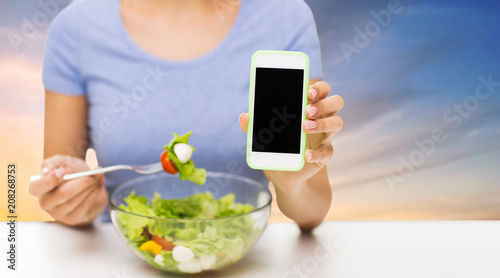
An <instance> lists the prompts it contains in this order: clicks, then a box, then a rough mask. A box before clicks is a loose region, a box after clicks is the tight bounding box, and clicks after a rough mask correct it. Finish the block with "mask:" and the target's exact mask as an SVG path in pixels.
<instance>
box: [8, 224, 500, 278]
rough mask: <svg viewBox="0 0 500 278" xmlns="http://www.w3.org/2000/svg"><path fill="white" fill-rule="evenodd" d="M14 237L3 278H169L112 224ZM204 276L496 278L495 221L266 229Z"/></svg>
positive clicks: (49, 228) (498, 233) (24, 230)
mask: <svg viewBox="0 0 500 278" xmlns="http://www.w3.org/2000/svg"><path fill="white" fill-rule="evenodd" d="M0 224H1V225H2V228H1V230H0V231H1V233H2V234H1V235H0V240H1V241H2V242H1V245H0V246H4V248H6V246H5V243H6V239H5V233H6V226H7V225H6V223H5V222H2V223H0ZM17 233H18V250H17V255H18V260H17V269H18V270H17V271H11V270H8V269H7V262H6V260H5V258H6V251H4V250H6V249H4V248H2V252H1V253H2V255H0V257H1V258H2V259H1V263H0V267H1V268H0V277H2V278H3V277H23V278H24V277H54V278H57V277H68V278H70V277H111V278H118V277H121V278H131V277H169V275H168V274H165V273H162V272H160V271H157V270H156V269H154V268H152V267H150V266H148V265H146V264H145V263H143V262H142V261H140V260H139V259H138V258H136V257H135V256H134V255H133V254H132V253H131V252H130V251H129V250H128V249H127V248H126V246H125V245H124V244H123V243H122V242H121V239H120V238H119V237H118V234H117V233H116V232H115V230H114V228H113V226H112V225H111V224H100V225H98V226H96V227H94V228H92V229H90V230H75V229H71V228H67V227H63V226H60V225H58V224H54V223H45V222H21V223H18V231H17ZM180 277H188V276H180ZM193 277H196V276H193ZM209 277H252V278H253V277H280V278H281V277H283V278H285V277H290V278H292V277H300V278H303V277H304V278H305V277H335V278H351V277H356V278H358V277H384V278H387V277H398V278H400V277H401V278H402V277H410V278H412V277H418V278H434V277H436V278H465V277H471V278H472V277H474V278H479V277H481V278H483V277H484V278H489V277H492V278H493V277H494V278H498V277H500V221H457V222H453V221H447V222H446V221H444V222H364V221H358V222H350V221H334V222H325V223H323V224H322V225H321V226H320V227H319V228H318V229H316V230H315V232H314V234H313V235H312V236H301V235H300V233H299V231H298V229H297V228H296V226H295V225H294V224H290V223H288V224H270V225H269V226H268V228H267V230H266V231H265V233H264V235H263V236H262V238H261V240H260V241H259V243H258V244H257V246H256V247H255V248H254V249H253V250H252V251H251V252H250V254H249V255H248V256H247V257H245V258H244V259H243V260H242V261H240V262H239V263H237V264H235V265H234V266H232V267H230V268H228V269H226V270H224V271H221V272H218V273H215V274H212V275H210V276H209Z"/></svg>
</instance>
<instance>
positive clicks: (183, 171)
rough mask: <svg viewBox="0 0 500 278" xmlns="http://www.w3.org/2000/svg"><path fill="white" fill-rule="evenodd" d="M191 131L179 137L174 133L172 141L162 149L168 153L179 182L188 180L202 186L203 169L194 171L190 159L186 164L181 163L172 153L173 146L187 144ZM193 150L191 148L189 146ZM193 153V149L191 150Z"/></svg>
mask: <svg viewBox="0 0 500 278" xmlns="http://www.w3.org/2000/svg"><path fill="white" fill-rule="evenodd" d="M191 134H192V131H191V130H190V131H189V132H188V133H186V134H184V135H179V134H177V133H174V134H173V136H174V138H172V140H170V142H169V143H168V144H167V145H165V146H164V147H163V148H164V149H165V150H167V151H168V154H167V155H168V158H169V159H170V160H171V161H172V162H173V163H174V165H175V168H177V171H179V177H180V178H181V180H185V179H187V180H189V181H192V182H194V183H196V184H199V185H203V184H205V182H206V176H207V172H206V170H205V169H196V168H195V166H194V162H193V160H192V159H190V160H188V161H187V162H186V163H182V162H180V161H179V159H178V158H177V155H176V154H175V152H174V151H173V149H174V146H175V145H176V144H179V143H184V144H188V139H189V136H191ZM191 148H193V146H191ZM193 151H195V149H194V148H193Z"/></svg>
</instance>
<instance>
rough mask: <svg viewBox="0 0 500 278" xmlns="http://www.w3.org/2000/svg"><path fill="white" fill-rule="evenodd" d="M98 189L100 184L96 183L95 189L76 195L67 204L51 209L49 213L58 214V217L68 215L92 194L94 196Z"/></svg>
mask: <svg viewBox="0 0 500 278" xmlns="http://www.w3.org/2000/svg"><path fill="white" fill-rule="evenodd" d="M98 187H99V183H96V184H95V186H94V187H88V188H87V189H85V190H84V191H83V192H81V193H80V194H78V195H76V196H75V197H73V198H71V199H70V200H68V201H66V202H65V203H62V204H60V205H58V206H55V207H53V208H51V209H50V210H49V211H51V212H56V213H57V214H58V215H67V214H69V213H70V212H71V211H73V210H75V209H76V208H77V207H78V206H79V205H80V204H81V203H82V202H83V200H85V199H86V198H87V197H88V196H89V195H90V194H92V192H94V191H95V190H97V188H98Z"/></svg>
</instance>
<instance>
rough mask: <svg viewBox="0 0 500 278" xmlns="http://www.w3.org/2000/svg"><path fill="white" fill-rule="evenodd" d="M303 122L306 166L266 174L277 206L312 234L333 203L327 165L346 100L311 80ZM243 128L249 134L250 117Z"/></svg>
mask: <svg viewBox="0 0 500 278" xmlns="http://www.w3.org/2000/svg"><path fill="white" fill-rule="evenodd" d="M309 84H313V85H311V86H309V87H310V88H309V92H308V98H309V104H308V106H307V108H306V117H307V120H306V121H305V123H304V126H303V128H304V130H305V132H306V134H307V139H306V145H307V150H306V154H305V156H306V164H305V165H304V167H303V168H302V170H300V171H297V172H289V171H269V170H266V171H264V173H265V174H266V176H267V178H268V179H269V180H270V182H271V183H272V184H273V185H274V187H275V188H276V194H277V201H278V206H279V208H280V209H281V211H282V212H283V213H284V214H285V215H286V216H288V217H289V218H291V219H292V220H294V221H295V222H296V223H297V224H298V225H299V227H300V228H301V230H302V231H311V230H312V229H314V228H315V227H317V226H318V225H319V224H320V223H321V222H322V221H323V219H324V217H325V215H326V213H327V212H328V209H329V208H330V203H331V188H330V183H329V180H328V175H327V171H326V163H327V162H328V161H329V160H330V158H331V157H332V155H333V147H332V144H331V143H332V138H333V136H334V135H335V134H336V133H337V132H338V131H339V130H340V129H341V128H342V125H343V121H342V119H341V118H340V117H339V116H336V113H337V112H338V111H339V110H340V109H342V107H343V105H344V101H343V99H342V98H341V97H340V96H331V97H327V95H328V94H329V93H330V90H331V88H330V85H328V83H326V82H317V80H310V83H309ZM240 126H241V128H242V129H243V131H245V132H246V130H247V126H248V115H247V114H242V116H240Z"/></svg>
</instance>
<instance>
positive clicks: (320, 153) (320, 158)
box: [306, 143, 333, 165]
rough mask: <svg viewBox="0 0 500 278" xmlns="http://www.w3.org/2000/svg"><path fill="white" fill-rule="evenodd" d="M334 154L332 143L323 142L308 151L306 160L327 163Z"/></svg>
mask: <svg viewBox="0 0 500 278" xmlns="http://www.w3.org/2000/svg"><path fill="white" fill-rule="evenodd" d="M332 156H333V147H332V145H331V144H330V143H323V144H321V145H320V146H319V147H318V148H316V149H314V150H307V151H306V160H307V162H309V163H319V164H322V165H324V164H326V163H327V162H328V161H329V160H330V158H332Z"/></svg>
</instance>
